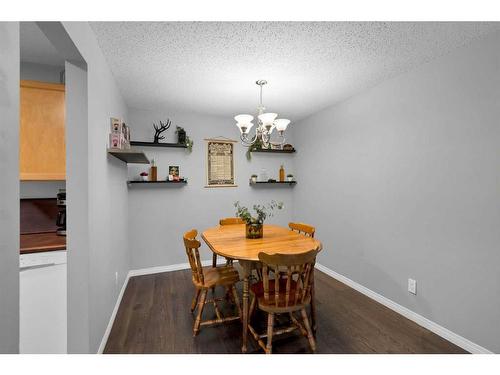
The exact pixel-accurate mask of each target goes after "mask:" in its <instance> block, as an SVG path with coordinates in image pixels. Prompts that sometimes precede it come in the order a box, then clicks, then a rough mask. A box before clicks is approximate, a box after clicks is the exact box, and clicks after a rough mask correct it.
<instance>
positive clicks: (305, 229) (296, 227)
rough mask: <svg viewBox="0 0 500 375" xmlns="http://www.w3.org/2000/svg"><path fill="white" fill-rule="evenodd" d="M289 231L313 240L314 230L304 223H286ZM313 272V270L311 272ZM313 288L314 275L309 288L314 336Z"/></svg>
mask: <svg viewBox="0 0 500 375" xmlns="http://www.w3.org/2000/svg"><path fill="white" fill-rule="evenodd" d="M288 227H289V228H290V230H293V231H295V232H297V233H300V234H303V235H304V236H308V237H312V238H314V233H315V232H316V228H315V227H313V226H312V225H309V224H304V223H288ZM313 272H314V270H313ZM315 289H316V288H315V287H314V274H313V276H312V286H311V325H312V330H313V332H314V334H316V291H315Z"/></svg>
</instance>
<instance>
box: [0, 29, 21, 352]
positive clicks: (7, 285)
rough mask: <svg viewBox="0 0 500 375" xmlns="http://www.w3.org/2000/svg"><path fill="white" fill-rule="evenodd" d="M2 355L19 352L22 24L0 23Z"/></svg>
mask: <svg viewBox="0 0 500 375" xmlns="http://www.w3.org/2000/svg"><path fill="white" fill-rule="evenodd" d="M0 51H1V58H0V176H1V178H0V353H18V352H19V157H18V155H19V23H18V22H0Z"/></svg>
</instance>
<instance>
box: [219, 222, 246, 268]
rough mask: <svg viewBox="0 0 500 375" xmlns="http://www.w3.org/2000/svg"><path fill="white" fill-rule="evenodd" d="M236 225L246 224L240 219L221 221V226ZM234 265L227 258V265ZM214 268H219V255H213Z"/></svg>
mask: <svg viewBox="0 0 500 375" xmlns="http://www.w3.org/2000/svg"><path fill="white" fill-rule="evenodd" d="M236 224H245V222H244V221H243V219H241V218H239V217H225V218H223V219H220V220H219V225H236ZM229 264H233V260H232V259H228V258H226V265H229ZM212 267H217V254H215V253H213V255H212Z"/></svg>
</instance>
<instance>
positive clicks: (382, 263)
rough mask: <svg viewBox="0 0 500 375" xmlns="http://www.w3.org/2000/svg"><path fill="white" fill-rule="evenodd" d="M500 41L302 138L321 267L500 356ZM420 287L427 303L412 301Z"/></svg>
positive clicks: (314, 125) (414, 75) (305, 199)
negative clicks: (410, 282) (412, 290)
mask: <svg viewBox="0 0 500 375" xmlns="http://www.w3.org/2000/svg"><path fill="white" fill-rule="evenodd" d="M499 42H500V34H494V35H491V36H489V37H488V38H486V39H483V40H480V41H478V42H476V43H475V44H473V45H470V46H468V47H464V48H462V49H460V50H457V51H455V52H453V53H452V54H450V55H448V56H446V57H444V58H441V59H439V60H437V61H434V62H431V63H429V64H427V65H424V66H422V67H420V68H418V69H416V70H414V71H412V72H409V73H407V74H404V75H401V76H399V77H397V78H394V79H391V80H389V81H386V82H385V83H383V84H381V85H379V86H377V87H375V88H372V89H370V90H367V91H365V92H363V93H362V94H359V95H356V96H354V97H353V98H351V99H349V100H347V101H345V102H343V103H341V104H338V105H336V106H333V107H331V108H328V109H325V110H323V111H321V112H320V113H317V114H315V115H314V116H311V117H310V118H307V119H305V120H303V121H302V122H301V123H300V124H296V126H295V133H294V134H295V137H296V139H297V147H298V148H299V150H305V149H307V150H308V152H307V153H306V152H305V153H303V154H301V157H300V158H297V159H296V168H297V174H298V179H299V181H301V183H300V184H299V185H298V186H297V187H296V190H295V196H294V204H295V216H296V218H298V217H299V216H300V218H301V219H303V220H304V221H306V222H310V223H311V224H314V225H316V226H317V230H318V232H317V235H318V238H320V239H321V240H322V241H323V243H324V250H323V252H322V254H321V256H320V257H319V260H318V261H319V263H321V264H323V265H325V266H327V267H329V268H331V269H333V270H335V271H336V272H338V273H340V274H342V275H344V276H347V277H348V278H350V279H352V280H354V281H356V282H358V283H360V284H362V285H364V286H366V287H368V288H369V289H371V290H373V291H375V292H377V293H380V294H382V295H383V296H385V297H387V298H389V299H391V300H393V301H395V302H397V303H399V304H401V305H403V306H405V307H407V308H409V309H410V310H413V311H415V312H417V313H419V314H421V315H423V316H424V317H426V318H428V319H430V320H432V321H434V322H436V323H438V324H440V325H442V326H444V327H446V328H448V329H450V330H451V331H453V332H455V333H458V334H460V335H462V336H464V337H466V338H468V339H469V340H471V341H473V342H475V343H477V344H479V345H482V346H483V347H486V348H487V349H489V350H491V351H494V352H500V340H499V339H498V338H499V337H500V324H499V317H500V272H499V264H500V252H499V249H498V244H499V243H500V231H499V230H498V228H499V227H500V203H499V202H500V185H499V181H500V169H499V168H498V161H499V160H500V147H499V144H500V126H499V119H500V106H499V105H498V99H499V97H500V49H499V48H498V46H499ZM409 277H411V278H414V279H416V280H417V282H418V286H417V290H418V295H416V296H414V295H411V294H409V293H408V292H407V279H408V278H409Z"/></svg>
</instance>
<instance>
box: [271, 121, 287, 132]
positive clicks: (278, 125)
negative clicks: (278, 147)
mask: <svg viewBox="0 0 500 375" xmlns="http://www.w3.org/2000/svg"><path fill="white" fill-rule="evenodd" d="M288 124H290V120H287V119H285V118H280V119H277V120H275V121H274V125H275V126H276V130H277V131H279V132H283V131H285V130H286V128H287V126H288Z"/></svg>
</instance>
